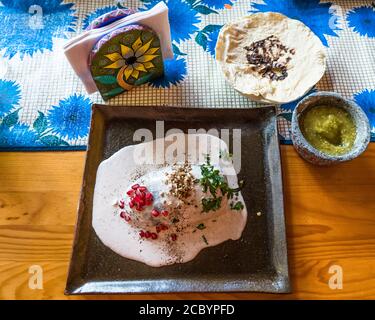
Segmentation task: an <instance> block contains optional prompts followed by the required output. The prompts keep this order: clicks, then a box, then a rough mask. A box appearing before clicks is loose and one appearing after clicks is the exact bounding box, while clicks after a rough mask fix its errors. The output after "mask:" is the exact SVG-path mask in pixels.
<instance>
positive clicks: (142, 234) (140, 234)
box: [139, 230, 145, 238]
mask: <svg viewBox="0 0 375 320" xmlns="http://www.w3.org/2000/svg"><path fill="white" fill-rule="evenodd" d="M139 236H140V237H141V238H144V236H145V232H144V231H143V230H141V231H140V232H139Z"/></svg>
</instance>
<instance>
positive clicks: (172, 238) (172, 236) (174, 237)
mask: <svg viewBox="0 0 375 320" xmlns="http://www.w3.org/2000/svg"><path fill="white" fill-rule="evenodd" d="M171 240H172V241H176V240H177V234H175V233H172V234H171Z"/></svg>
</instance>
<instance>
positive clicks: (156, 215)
mask: <svg viewBox="0 0 375 320" xmlns="http://www.w3.org/2000/svg"><path fill="white" fill-rule="evenodd" d="M151 214H152V216H153V217H158V216H159V215H160V212H159V211H158V210H156V209H152V211H151Z"/></svg>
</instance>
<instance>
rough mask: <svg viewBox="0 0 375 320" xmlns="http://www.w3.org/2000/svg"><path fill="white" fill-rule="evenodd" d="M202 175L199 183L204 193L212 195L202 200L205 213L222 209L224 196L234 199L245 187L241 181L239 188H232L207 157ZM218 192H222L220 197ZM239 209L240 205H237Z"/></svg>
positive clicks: (202, 166) (202, 168)
mask: <svg viewBox="0 0 375 320" xmlns="http://www.w3.org/2000/svg"><path fill="white" fill-rule="evenodd" d="M201 174H202V178H200V180H199V183H200V185H201V186H202V189H203V192H210V194H211V196H210V197H208V198H203V199H202V207H203V212H209V211H216V210H218V209H220V206H221V200H222V199H223V197H224V196H226V197H227V198H228V199H232V198H233V196H235V195H238V192H239V191H240V190H241V189H242V187H243V181H240V183H239V187H238V188H236V189H232V188H230V187H229V186H228V183H227V182H226V180H225V178H224V176H222V175H221V174H220V171H219V170H217V169H215V168H214V166H213V165H211V162H210V156H207V159H206V163H205V164H203V165H201ZM218 191H220V195H218V194H217V192H218ZM242 206H243V205H242ZM237 207H239V205H238V203H237V204H236V208H237ZM235 210H239V209H235Z"/></svg>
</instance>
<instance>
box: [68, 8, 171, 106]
mask: <svg viewBox="0 0 375 320" xmlns="http://www.w3.org/2000/svg"><path fill="white" fill-rule="evenodd" d="M64 51H65V55H66V57H67V58H68V60H69V62H70V64H71V65H72V67H73V69H74V70H75V72H76V73H77V75H78V76H79V77H80V78H81V80H82V82H83V83H84V85H85V87H86V90H87V92H88V93H94V92H96V91H99V92H100V94H101V95H102V97H103V99H104V100H108V99H110V98H112V97H114V96H116V95H118V94H121V93H123V92H125V91H129V90H131V89H132V88H134V87H136V86H139V85H142V84H144V83H147V82H148V81H150V80H152V79H155V78H157V77H160V76H162V75H163V70H164V67H163V59H170V58H173V51H172V45H171V39H170V27H169V21H168V8H167V7H166V5H165V4H164V3H163V2H161V3H158V4H157V5H156V6H155V7H153V8H152V9H150V10H148V11H144V12H136V11H134V10H124V9H119V10H115V11H112V12H110V13H107V14H105V15H103V16H101V17H99V18H97V19H95V20H94V21H93V22H92V23H91V24H90V26H89V27H88V28H87V30H86V32H85V33H84V34H83V35H80V36H78V37H77V38H75V39H73V40H71V41H70V42H69V43H67V44H66V45H65V47H64Z"/></svg>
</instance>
